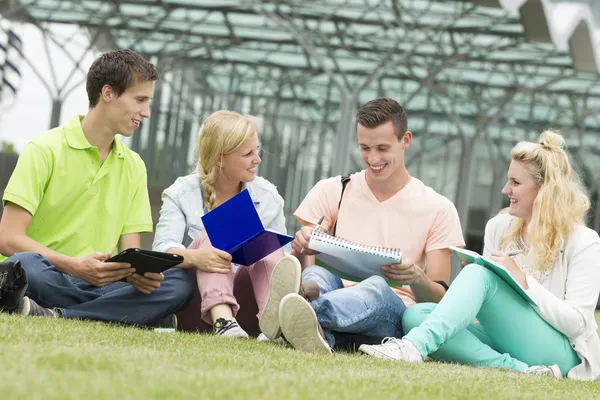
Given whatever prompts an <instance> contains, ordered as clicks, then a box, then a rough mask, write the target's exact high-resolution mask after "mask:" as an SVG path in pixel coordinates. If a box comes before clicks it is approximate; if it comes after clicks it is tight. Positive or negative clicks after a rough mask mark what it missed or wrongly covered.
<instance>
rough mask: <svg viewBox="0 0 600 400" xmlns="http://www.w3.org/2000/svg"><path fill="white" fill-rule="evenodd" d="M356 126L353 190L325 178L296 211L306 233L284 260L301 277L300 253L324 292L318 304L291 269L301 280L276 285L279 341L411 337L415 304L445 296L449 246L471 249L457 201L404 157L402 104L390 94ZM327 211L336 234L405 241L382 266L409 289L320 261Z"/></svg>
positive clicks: (340, 342) (315, 348)
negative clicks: (315, 236) (348, 278)
mask: <svg viewBox="0 0 600 400" xmlns="http://www.w3.org/2000/svg"><path fill="white" fill-rule="evenodd" d="M356 127H357V137H358V145H359V147H360V154H361V158H362V160H363V163H364V165H365V169H364V170H362V171H360V172H358V173H355V174H353V175H351V177H350V181H349V182H348V183H347V185H346V188H345V190H344V192H343V196H342V180H341V178H340V177H339V176H338V177H334V178H329V179H324V180H322V181H320V182H318V183H317V184H316V185H315V187H314V188H313V189H312V190H311V191H310V192H309V193H308V195H307V196H306V198H305V199H304V201H303V202H302V203H301V204H300V206H299V207H298V209H297V210H296V212H295V216H296V218H298V220H299V221H300V222H302V224H303V225H304V226H303V227H302V228H301V229H300V230H299V231H298V232H297V233H296V236H295V239H294V242H293V249H294V250H293V252H292V255H290V256H287V257H285V258H284V259H282V260H281V261H280V263H279V265H278V266H277V267H276V270H277V268H279V267H280V266H281V268H282V269H283V268H285V269H286V271H296V272H295V274H296V275H300V263H299V262H298V260H297V258H300V259H301V262H302V265H303V266H304V267H306V268H305V269H304V270H303V271H302V272H301V274H302V275H301V278H302V281H303V282H306V281H313V282H316V283H318V285H319V289H320V293H319V297H318V298H317V299H316V300H313V301H311V302H310V303H309V302H308V301H306V299H305V298H304V297H302V296H300V295H299V294H297V292H298V290H296V288H295V287H294V284H293V282H296V284H298V283H299V281H300V277H299V276H296V277H293V276H290V275H294V274H293V273H292V274H290V273H289V272H288V273H287V275H286V276H288V278H286V279H288V280H289V282H292V283H291V284H287V285H286V284H285V283H282V282H279V283H277V284H275V283H272V287H271V296H270V301H271V302H272V304H271V305H270V307H271V308H273V309H274V308H277V307H276V306H275V304H274V302H277V301H278V300H280V301H279V303H278V306H279V307H278V311H279V313H278V321H276V322H278V323H279V327H278V328H279V329H273V327H271V329H270V330H269V332H272V333H271V334H270V335H269V334H267V336H270V337H269V338H270V339H275V338H276V337H274V336H277V335H279V334H280V333H283V336H284V337H285V339H286V340H287V341H288V342H289V343H290V344H291V345H292V346H294V347H295V348H298V349H302V350H305V351H310V352H331V349H332V348H334V347H348V346H356V347H357V345H359V344H361V343H365V342H371V341H372V342H377V343H379V341H380V340H381V338H382V337H387V336H392V337H402V324H401V318H402V314H403V313H404V310H405V309H406V307H407V306H411V305H413V304H415V303H417V302H435V303H437V302H439V300H440V299H441V298H442V296H443V295H444V294H445V292H446V289H447V287H448V283H449V280H450V256H451V252H450V250H449V249H448V248H449V247H450V246H464V240H463V236H462V230H461V226H460V221H459V218H458V213H457V212H456V208H455V207H454V205H453V204H452V202H450V201H449V200H448V199H447V198H445V197H444V196H442V195H440V194H438V193H436V192H435V191H434V190H433V189H431V188H430V187H427V186H425V185H424V184H423V182H421V181H420V180H418V179H417V178H414V177H411V176H410V174H409V173H408V171H407V170H406V167H405V164H404V154H405V151H406V149H407V148H408V146H409V145H410V143H411V141H412V133H411V132H410V131H408V128H407V121H406V114H405V112H404V109H403V108H402V106H401V105H400V104H398V103H397V102H396V101H395V100H392V99H389V98H379V99H375V100H372V101H370V102H368V103H366V104H365V105H363V106H362V107H361V108H360V109H359V110H358V113H357V116H356ZM340 200H341V203H340ZM321 217H323V221H322V223H321V227H322V228H323V229H325V230H328V231H333V229H334V226H336V235H337V236H340V237H342V238H345V239H349V240H351V241H354V242H358V243H361V244H364V245H370V246H377V247H389V248H400V249H401V250H402V253H403V259H404V262H403V263H402V264H397V265H390V266H382V267H381V272H382V274H383V275H384V276H385V277H387V278H388V279H390V280H392V281H394V282H396V283H400V284H402V285H403V286H402V287H401V288H400V289H396V290H395V291H394V290H392V289H391V288H390V287H389V286H388V284H387V283H386V281H385V280H384V279H383V278H382V277H381V276H372V277H370V278H368V279H366V280H364V281H362V282H359V283H357V284H355V283H353V282H343V281H342V280H341V279H340V278H339V277H337V276H336V275H334V274H333V273H331V272H329V271H328V270H326V269H324V268H322V267H319V266H316V265H314V254H315V253H314V252H313V251H312V250H310V249H309V248H308V243H309V240H310V236H311V234H312V231H313V229H314V226H315V225H316V224H317V223H318V221H319V220H320V219H321ZM335 224H337V225H335ZM425 267H426V268H425ZM274 274H275V272H274ZM280 275H283V274H280ZM286 287H287V289H286ZM286 292H287V294H286ZM274 320H275V319H274ZM272 322H273V323H276V322H275V321H272ZM263 332H265V330H263Z"/></svg>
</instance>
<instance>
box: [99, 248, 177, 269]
mask: <svg viewBox="0 0 600 400" xmlns="http://www.w3.org/2000/svg"><path fill="white" fill-rule="evenodd" d="M105 262H124V263H128V264H131V266H132V267H133V268H135V273H136V274H139V275H144V274H145V273H146V272H155V273H160V272H164V271H166V270H167V269H169V268H171V267H174V266H176V265H178V264H181V263H182V262H183V256H180V255H179V254H170V253H161V252H158V251H151V250H143V249H137V248H130V249H126V250H123V251H122V252H120V253H119V254H117V255H116V256H114V257H111V258H109V259H108V260H106V261H105Z"/></svg>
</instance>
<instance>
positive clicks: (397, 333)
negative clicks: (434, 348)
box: [302, 265, 406, 348]
mask: <svg viewBox="0 0 600 400" xmlns="http://www.w3.org/2000/svg"><path fill="white" fill-rule="evenodd" d="M302 280H303V281H314V282H316V283H317V284H318V285H319V289H320V293H319V298H318V299H317V300H314V301H311V305H312V307H313V309H314V310H315V313H316V314H317V319H318V321H319V323H320V324H321V328H323V333H324V335H325V340H326V341H327V343H329V346H331V348H334V347H338V348H340V347H355V346H359V345H360V344H363V343H374V342H379V341H381V338H383V337H387V336H393V337H402V314H404V310H406V306H405V305H404V302H403V301H402V300H401V299H400V298H399V297H398V296H397V295H396V293H394V291H393V290H392V289H390V287H389V286H388V284H387V283H386V282H385V280H384V279H383V278H382V277H380V276H372V277H370V278H368V279H365V280H364V281H362V282H359V283H358V284H356V286H352V287H349V288H344V285H343V283H342V280H341V279H340V278H339V277H338V276H336V275H334V274H332V273H331V272H329V271H328V270H326V269H325V268H323V267H319V266H316V265H314V266H312V267H308V268H306V269H305V270H304V271H302Z"/></svg>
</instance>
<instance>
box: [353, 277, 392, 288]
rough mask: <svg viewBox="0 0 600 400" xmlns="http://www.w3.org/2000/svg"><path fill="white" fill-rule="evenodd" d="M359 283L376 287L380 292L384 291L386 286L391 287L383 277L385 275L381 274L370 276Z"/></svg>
mask: <svg viewBox="0 0 600 400" xmlns="http://www.w3.org/2000/svg"><path fill="white" fill-rule="evenodd" d="M359 285H362V286H365V287H370V288H373V289H376V290H377V291H380V292H384V288H387V289H389V288H390V286H389V285H388V283H387V282H386V281H385V279H383V277H381V276H379V275H373V276H370V277H368V278H367V279H365V280H364V281H362V282H360V283H359Z"/></svg>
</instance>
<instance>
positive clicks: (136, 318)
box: [9, 253, 192, 325]
mask: <svg viewBox="0 0 600 400" xmlns="http://www.w3.org/2000/svg"><path fill="white" fill-rule="evenodd" d="M9 260H18V261H20V262H21V265H22V267H23V269H24V270H25V274H26V275H27V279H28V281H29V286H28V288H27V291H26V293H25V295H26V296H28V297H29V298H31V299H32V300H34V301H35V302H36V303H38V304H39V305H41V306H43V307H48V308H51V307H56V308H60V309H61V311H62V313H63V315H64V316H65V317H66V318H81V319H91V320H98V321H111V322H122V323H127V324H132V325H146V324H149V323H152V322H155V321H156V320H158V319H161V318H164V317H166V316H167V315H169V314H173V313H175V312H176V311H178V310H179V309H180V308H182V307H184V306H185V305H186V303H187V302H188V300H189V298H190V296H191V294H192V282H191V281H190V279H189V278H188V276H187V275H186V273H185V271H183V270H182V269H179V268H171V269H169V270H167V271H165V272H164V275H165V280H164V281H162V282H161V286H160V288H158V289H156V291H154V293H152V294H149V295H148V294H144V293H140V292H138V291H137V289H135V288H134V287H133V286H131V285H130V284H128V283H126V282H114V283H111V284H109V285H106V286H102V287H97V286H93V285H90V284H89V283H87V282H85V281H82V280H81V279H78V278H74V277H72V276H70V275H67V274H63V273H61V272H59V271H58V270H57V269H56V268H55V267H54V266H53V265H52V264H50V262H49V261H48V260H46V259H45V258H44V257H42V256H41V255H39V254H37V253H16V254H15V255H13V256H12V257H10V258H9Z"/></svg>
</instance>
